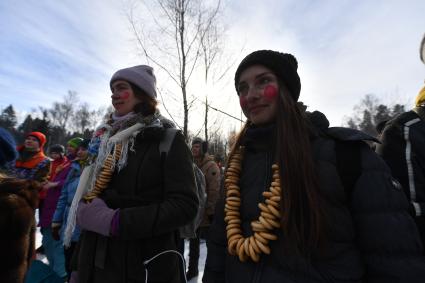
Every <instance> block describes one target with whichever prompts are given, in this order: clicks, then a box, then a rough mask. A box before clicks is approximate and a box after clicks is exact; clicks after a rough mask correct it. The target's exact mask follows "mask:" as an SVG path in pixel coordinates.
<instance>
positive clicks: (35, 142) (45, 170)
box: [11, 132, 50, 183]
mask: <svg viewBox="0 0 425 283" xmlns="http://www.w3.org/2000/svg"><path fill="white" fill-rule="evenodd" d="M45 143H46V136H45V135H44V134H43V133H41V132H31V133H29V134H27V136H26V138H25V141H24V144H23V145H21V146H18V148H17V150H18V153H19V156H18V159H17V160H16V162H15V166H14V168H12V169H11V174H12V175H13V176H15V177H16V178H19V179H28V180H35V181H39V182H41V183H44V182H46V181H47V178H48V176H49V171H50V159H49V158H48V157H47V156H46V155H45V154H44V150H43V146H44V144H45Z"/></svg>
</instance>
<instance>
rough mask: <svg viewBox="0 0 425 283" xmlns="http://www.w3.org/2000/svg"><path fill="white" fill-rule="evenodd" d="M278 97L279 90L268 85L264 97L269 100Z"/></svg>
mask: <svg viewBox="0 0 425 283" xmlns="http://www.w3.org/2000/svg"><path fill="white" fill-rule="evenodd" d="M276 96H277V88H276V87H275V86H273V85H268V86H266V88H265V89H264V97H265V98H267V99H268V100H273V99H275V97H276Z"/></svg>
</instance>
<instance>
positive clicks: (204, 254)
mask: <svg viewBox="0 0 425 283" xmlns="http://www.w3.org/2000/svg"><path fill="white" fill-rule="evenodd" d="M36 220H37V222H38V213H36ZM35 241H36V247H37V248H38V247H39V246H40V245H41V234H40V229H39V228H37V234H36V237H35ZM184 255H185V260H186V262H188V259H189V242H188V241H186V243H185V249H184ZM206 257H207V247H206V245H205V241H203V240H201V247H200V256H199V275H198V277H195V278H193V279H192V280H190V281H188V283H201V282H202V275H203V274H204V265H205V259H206ZM37 258H38V259H39V260H42V261H43V262H45V263H48V261H47V259H46V257H45V256H44V255H37Z"/></svg>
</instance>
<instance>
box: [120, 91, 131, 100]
mask: <svg viewBox="0 0 425 283" xmlns="http://www.w3.org/2000/svg"><path fill="white" fill-rule="evenodd" d="M120 97H121V99H128V98H129V97H130V93H129V92H128V91H124V92H123V93H122V94H121V95H120Z"/></svg>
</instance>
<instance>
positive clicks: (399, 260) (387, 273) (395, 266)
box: [351, 144, 425, 283]
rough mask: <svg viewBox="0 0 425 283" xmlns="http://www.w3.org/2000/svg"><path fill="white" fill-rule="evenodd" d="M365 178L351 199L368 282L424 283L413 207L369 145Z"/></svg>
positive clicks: (364, 158)
mask: <svg viewBox="0 0 425 283" xmlns="http://www.w3.org/2000/svg"><path fill="white" fill-rule="evenodd" d="M361 154H362V174H361V176H360V177H359V178H358V180H357V182H356V185H355V188H354V190H353V192H352V195H351V211H352V216H353V220H354V223H355V226H356V233H357V242H358V245H359V248H360V250H361V252H362V255H363V257H364V261H365V264H366V272H367V274H366V278H367V279H368V281H367V282H406V283H407V282H409V283H412V282H418V283H419V282H423V281H424V278H425V257H424V256H423V255H422V244H421V241H420V238H419V234H418V230H417V227H416V224H415V222H414V220H413V218H412V217H411V216H410V214H409V212H408V208H409V203H408V201H407V198H406V196H405V194H404V193H403V190H402V188H401V186H400V184H399V183H398V182H397V181H395V180H394V179H393V178H392V176H391V173H390V170H389V168H388V167H387V166H386V164H385V163H384V161H383V160H382V159H381V158H380V157H379V156H378V155H376V154H375V153H374V152H372V151H371V150H370V149H369V147H368V146H367V145H366V144H365V145H364V146H363V148H362V150H361Z"/></svg>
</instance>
